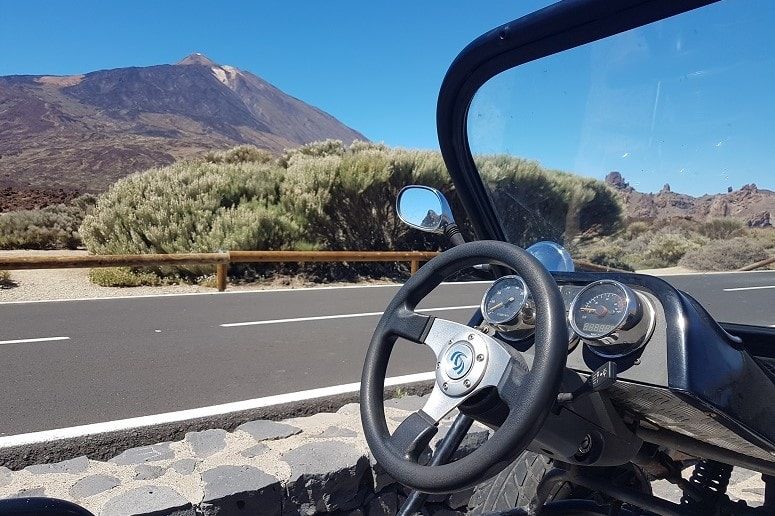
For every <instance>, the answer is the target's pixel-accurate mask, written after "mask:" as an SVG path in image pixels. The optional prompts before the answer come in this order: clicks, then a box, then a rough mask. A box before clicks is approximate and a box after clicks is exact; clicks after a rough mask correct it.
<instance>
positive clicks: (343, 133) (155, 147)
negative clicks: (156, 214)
mask: <svg viewBox="0 0 775 516" xmlns="http://www.w3.org/2000/svg"><path fill="white" fill-rule="evenodd" d="M327 138H334V139H338V140H343V141H345V142H347V143H349V142H352V141H353V140H365V139H366V138H365V137H364V136H363V135H362V134H360V133H359V132H357V131H355V130H353V129H351V128H349V127H347V126H346V125H344V124H343V123H341V122H340V121H338V120H337V119H336V118H334V117H333V116H331V115H329V114H327V113H325V112H324V111H321V110H320V109H318V108H316V107H314V106H311V105H309V104H306V103H305V102H303V101H301V100H299V99H296V98H294V97H291V96H289V95H287V94H285V93H283V92H282V91H280V90H279V89H277V88H276V87H274V86H272V85H271V84H269V83H268V82H266V81H264V80H263V79H261V78H260V77H258V76H256V75H253V74H252V73H250V72H246V71H244V70H240V69H238V68H235V67H232V66H226V65H219V64H217V63H215V62H213V61H211V60H210V59H208V58H207V57H206V56H204V55H202V54H192V55H190V56H188V57H186V58H185V59H183V60H182V61H180V62H178V63H176V64H173V65H158V66H148V67H131V68H117V69H113V70H100V71H96V72H91V73H87V74H84V75H72V76H48V75H24V76H18V75H17V76H5V77H0V188H4V189H8V188H10V189H11V190H13V191H24V190H29V191H37V192H45V191H49V190H50V191H52V192H56V191H59V190H64V191H80V192H83V191H88V192H98V191H102V190H104V189H105V188H107V186H108V185H110V184H111V183H113V182H114V181H116V180H117V179H119V178H120V177H122V176H125V175H127V174H129V173H131V172H135V171H138V170H143V169H146V168H149V167H152V166H156V165H166V164H169V163H172V162H173V161H175V160H176V159H179V158H185V157H189V156H192V155H196V154H200V153H202V152H203V151H205V150H210V149H219V148H227V147H231V146H234V145H239V144H252V145H256V146H258V147H261V148H265V149H269V150H271V151H273V152H280V151H282V150H283V149H284V148H289V147H296V146H298V145H301V144H304V143H309V142H311V141H316V140H324V139H327Z"/></svg>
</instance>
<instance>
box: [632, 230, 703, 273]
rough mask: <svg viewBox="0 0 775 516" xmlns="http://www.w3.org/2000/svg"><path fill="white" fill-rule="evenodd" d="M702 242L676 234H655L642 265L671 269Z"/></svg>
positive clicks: (699, 246) (700, 245)
mask: <svg viewBox="0 0 775 516" xmlns="http://www.w3.org/2000/svg"><path fill="white" fill-rule="evenodd" d="M702 245H703V242H698V241H697V240H696V239H690V238H687V237H685V236H683V235H680V234H677V233H657V234H656V235H654V236H653V237H652V238H651V239H650V240H649V243H648V246H647V247H646V252H645V255H644V256H643V265H644V266H646V267H652V268H662V267H673V266H675V265H678V261H679V260H680V259H681V258H682V257H683V256H684V255H685V254H686V253H687V252H689V251H693V250H695V249H699V248H701V247H702Z"/></svg>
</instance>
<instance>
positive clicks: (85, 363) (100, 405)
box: [0, 272, 775, 435]
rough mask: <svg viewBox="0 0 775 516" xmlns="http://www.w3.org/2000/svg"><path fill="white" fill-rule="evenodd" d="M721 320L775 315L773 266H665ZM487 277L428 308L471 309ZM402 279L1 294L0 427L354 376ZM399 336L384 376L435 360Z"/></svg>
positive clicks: (60, 424) (64, 422)
mask: <svg viewBox="0 0 775 516" xmlns="http://www.w3.org/2000/svg"><path fill="white" fill-rule="evenodd" d="M665 279H666V280H668V281H670V282H671V283H673V284H674V285H676V286H677V287H679V288H682V289H684V290H686V291H688V292H690V293H691V294H692V295H694V296H695V297H696V298H697V299H698V300H699V301H700V302H701V303H703V304H704V305H705V306H706V307H707V308H708V309H709V310H710V311H711V312H712V313H714V315H716V316H718V317H721V319H722V320H729V321H734V322H744V323H754V324H766V325H773V324H775V313H774V310H773V305H775V303H773V301H775V272H757V273H746V274H734V273H733V274H714V275H705V276H696V275H695V276H669V277H666V278H665ZM486 288H487V283H485V282H475V283H465V284H445V285H442V286H440V287H439V288H438V289H437V290H436V291H435V292H434V293H433V294H432V295H431V296H429V297H428V298H427V299H426V300H425V301H424V302H423V304H422V305H421V306H420V308H423V309H429V310H430V312H429V313H433V314H434V315H436V316H441V317H445V318H448V319H452V320H456V321H459V322H466V321H467V320H468V319H469V317H470V315H471V313H472V312H473V309H474V307H475V306H477V305H478V304H479V301H480V299H481V295H482V293H483V292H484V290H485V289H486ZM397 289H398V287H397V286H366V287H347V288H318V289H297V290H283V291H254V292H226V293H222V294H200V295H172V296H156V297H135V298H114V299H100V300H76V301H58V302H29V303H0V324H2V326H0V363H2V365H3V374H2V375H0V392H2V397H0V414H3V417H2V419H0V435H16V434H21V433H29V432H37V431H43V430H51V429H55V428H64V427H70V426H75V425H84V424H90V423H98V422H103V421H112V420H117V419H124V418H130V417H136V416H146V415H150V414H159V413H165V412H171V411H178V410H183V409H191V408H196V407H204V406H210V405H217V404H222V403H228V402H234V401H240V400H249V399H254V398H260V397H264V396H270V395H276V394H283V393H291V392H296V391H302V390H306V389H313V388H319V387H327V386H333V385H340V384H345V383H350V382H357V381H358V380H359V379H360V372H361V366H362V363H363V357H364V354H365V350H366V346H367V345H368V342H369V339H370V336H371V333H372V331H373V328H374V325H375V324H376V322H377V320H378V317H379V314H380V312H381V311H382V310H383V309H384V307H385V306H386V305H387V304H388V302H389V300H390V299H391V298H392V296H393V295H394V294H395V292H396V291H397ZM432 368H433V355H432V354H431V353H430V351H429V350H427V349H425V348H423V347H422V346H417V345H411V344H408V343H399V345H398V346H397V348H396V351H395V352H394V354H393V358H392V359H391V367H390V368H389V371H388V374H389V376H396V375H405V374H411V373H420V372H425V371H430V370H431V369H432Z"/></svg>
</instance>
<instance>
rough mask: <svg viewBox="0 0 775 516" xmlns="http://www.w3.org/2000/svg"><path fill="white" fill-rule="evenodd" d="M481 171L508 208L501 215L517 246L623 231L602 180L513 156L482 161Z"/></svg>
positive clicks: (617, 208) (619, 213)
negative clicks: (538, 241)
mask: <svg viewBox="0 0 775 516" xmlns="http://www.w3.org/2000/svg"><path fill="white" fill-rule="evenodd" d="M477 166H478V167H479V170H480V172H481V174H482V175H483V176H484V179H485V182H486V183H487V184H488V186H489V189H490V193H491V196H492V198H493V200H494V202H495V204H496V205H498V206H499V207H501V208H503V207H507V206H508V207H509V210H508V212H504V213H501V217H503V219H504V220H503V226H504V229H505V231H506V234H507V236H508V238H509V240H510V241H512V242H514V243H516V244H518V245H522V246H527V245H530V244H531V243H533V242H535V241H537V240H553V241H557V242H571V241H573V239H574V238H576V237H577V236H579V235H582V234H584V233H589V232H590V231H591V232H593V233H596V234H598V235H608V234H611V233H613V232H614V231H616V230H617V229H618V228H619V227H620V226H621V222H622V206H621V204H620V202H619V200H618V198H617V197H616V194H615V192H613V190H611V189H610V188H609V187H608V186H607V185H605V183H603V182H601V181H597V180H594V179H589V178H585V177H581V176H576V175H572V174H568V173H565V172H560V171H556V170H547V169H545V168H543V167H541V166H540V165H539V164H538V163H537V162H535V161H529V160H524V159H520V158H515V157H512V156H480V157H478V158H477Z"/></svg>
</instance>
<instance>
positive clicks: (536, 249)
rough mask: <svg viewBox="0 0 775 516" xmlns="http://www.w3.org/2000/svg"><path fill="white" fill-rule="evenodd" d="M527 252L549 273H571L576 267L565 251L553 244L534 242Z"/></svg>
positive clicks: (558, 245)
mask: <svg viewBox="0 0 775 516" xmlns="http://www.w3.org/2000/svg"><path fill="white" fill-rule="evenodd" d="M527 252H528V253H530V254H532V255H533V256H535V257H536V258H537V259H538V261H539V262H541V263H542V264H543V265H544V267H546V270H548V271H551V272H573V271H574V270H576V266H575V265H574V264H573V258H572V257H571V255H570V253H569V252H568V250H567V249H565V248H564V247H563V246H561V245H560V244H556V243H554V242H548V241H544V242H536V243H535V244H533V245H531V246H530V247H528V248H527Z"/></svg>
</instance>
